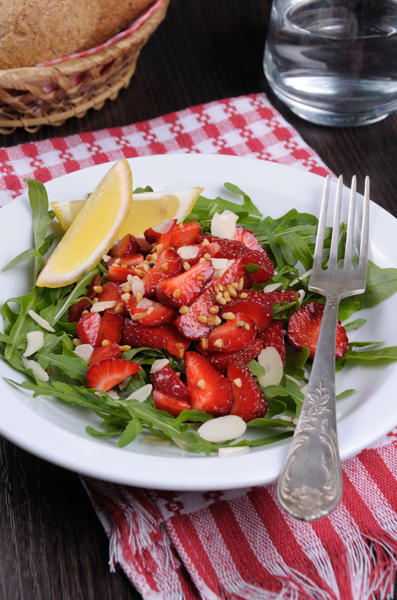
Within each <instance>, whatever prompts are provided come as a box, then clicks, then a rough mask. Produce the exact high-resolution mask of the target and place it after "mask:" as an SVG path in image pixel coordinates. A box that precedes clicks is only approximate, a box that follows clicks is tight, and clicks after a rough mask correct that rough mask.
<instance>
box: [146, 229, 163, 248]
mask: <svg viewBox="0 0 397 600" xmlns="http://www.w3.org/2000/svg"><path fill="white" fill-rule="evenodd" d="M143 235H144V236H145V240H146V241H147V242H148V243H149V244H155V243H156V242H157V240H158V239H159V238H160V233H158V231H155V230H154V229H153V228H152V227H149V229H146V231H145V233H144V234H143Z"/></svg>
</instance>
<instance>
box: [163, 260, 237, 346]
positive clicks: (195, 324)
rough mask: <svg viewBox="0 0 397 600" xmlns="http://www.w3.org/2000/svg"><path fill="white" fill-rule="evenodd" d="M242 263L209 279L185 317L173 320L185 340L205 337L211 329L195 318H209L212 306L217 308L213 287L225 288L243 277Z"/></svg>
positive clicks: (211, 326) (234, 264)
mask: <svg viewBox="0 0 397 600" xmlns="http://www.w3.org/2000/svg"><path fill="white" fill-rule="evenodd" d="M244 272H245V270H244V263H243V262H242V260H241V259H238V260H236V261H235V262H234V263H233V264H232V265H231V266H230V267H229V268H228V269H227V271H225V273H224V274H223V275H222V276H221V277H218V278H217V279H211V281H210V282H209V283H207V285H206V286H205V288H204V290H203V292H202V293H201V294H200V296H199V297H198V298H197V300H195V301H194V302H193V304H191V305H190V307H189V312H188V313H187V314H185V315H179V317H178V318H177V319H176V320H175V325H176V326H177V327H178V329H179V331H180V332H181V333H182V334H183V335H184V336H185V337H187V338H189V339H193V340H198V339H200V338H203V337H206V335H207V334H208V333H209V332H210V331H211V329H213V325H207V324H205V323H200V321H198V320H197V317H200V316H206V317H208V316H210V314H211V313H210V309H211V308H212V307H213V306H219V305H218V304H216V301H215V296H216V293H215V286H216V285H217V286H219V284H221V285H223V286H224V287H225V288H226V286H227V285H228V284H229V283H233V282H238V281H239V280H240V279H241V277H244Z"/></svg>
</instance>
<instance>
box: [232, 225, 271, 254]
mask: <svg viewBox="0 0 397 600" xmlns="http://www.w3.org/2000/svg"><path fill="white" fill-rule="evenodd" d="M233 239H234V240H236V241H237V242H241V243H242V244H244V246H247V248H250V249H251V250H257V251H258V252H265V250H264V249H263V248H262V246H261V245H260V243H259V242H258V238H257V237H256V235H255V233H253V232H252V231H250V230H249V229H244V227H241V225H237V227H236V233H235V234H234V238H233Z"/></svg>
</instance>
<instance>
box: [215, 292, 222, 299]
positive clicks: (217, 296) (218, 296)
mask: <svg viewBox="0 0 397 600" xmlns="http://www.w3.org/2000/svg"><path fill="white" fill-rule="evenodd" d="M221 298H223V294H222V292H218V293H217V295H216V296H215V300H220V299H221Z"/></svg>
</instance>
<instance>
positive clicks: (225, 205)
mask: <svg viewBox="0 0 397 600" xmlns="http://www.w3.org/2000/svg"><path fill="white" fill-rule="evenodd" d="M28 184H29V198H30V201H31V206H32V218H33V222H34V232H35V248H34V249H32V250H30V251H26V252H24V253H22V255H19V256H18V257H16V259H14V260H13V261H12V262H11V263H10V264H9V265H7V267H5V269H7V268H12V267H13V266H16V265H17V264H20V262H22V261H23V260H27V259H34V261H35V266H34V271H35V278H36V279H37V277H38V276H39V274H40V272H41V271H42V269H43V267H44V265H45V262H46V261H45V258H44V255H45V254H46V253H47V251H48V250H49V248H50V246H51V244H52V243H53V241H54V238H55V237H56V234H49V235H46V231H47V228H48V226H49V224H50V222H51V221H52V219H53V217H54V214H53V213H52V211H49V210H48V199H47V194H46V191H45V188H44V186H43V185H42V184H40V183H39V182H33V181H29V182H28ZM225 187H226V188H227V189H228V190H229V192H232V193H234V194H235V195H236V202H235V203H234V202H230V201H227V200H224V199H222V198H215V199H208V198H205V197H204V196H200V197H199V198H198V200H197V202H196V203H195V206H194V208H193V210H192V212H191V213H190V214H189V215H188V216H187V218H185V220H184V222H183V223H177V222H175V220H173V219H169V220H167V221H165V222H164V223H162V224H161V225H160V226H156V227H154V228H149V229H148V230H146V231H145V234H144V237H134V236H132V235H131V234H127V235H126V236H124V237H123V238H121V239H120V240H118V241H117V242H116V243H115V244H114V245H113V246H112V248H111V249H110V250H109V252H108V253H107V254H106V255H104V256H103V258H102V260H101V261H100V262H99V263H98V264H97V265H96V266H95V267H94V268H93V269H91V270H90V271H88V272H85V273H84V274H83V275H82V276H81V278H80V279H79V280H78V281H76V282H75V283H72V284H69V285H66V286H63V287H56V288H48V287H37V286H34V288H33V289H32V290H31V291H30V292H29V294H26V295H25V296H22V297H20V298H14V299H10V300H9V301H7V302H6V303H5V304H4V306H3V307H2V315H3V320H4V333H0V357H1V358H2V359H3V360H6V361H7V362H8V363H9V364H10V365H11V366H12V367H13V368H14V369H16V370H18V371H21V372H23V373H24V374H25V375H26V376H27V380H26V381H23V382H22V383H17V382H11V381H10V384H11V385H18V386H21V387H22V388H24V389H27V390H31V391H32V392H33V393H34V395H36V396H37V395H39V396H45V397H49V398H51V397H55V398H59V399H61V400H63V401H65V402H68V403H70V404H74V405H77V406H82V407H88V408H91V409H92V410H94V411H95V413H96V414H97V416H98V417H99V419H100V421H98V427H97V428H95V429H94V428H93V427H87V429H86V431H87V433H88V434H90V435H93V436H95V437H105V436H117V437H118V439H119V442H118V443H119V446H120V447H123V446H126V445H127V444H129V443H131V442H133V440H134V439H135V438H136V437H137V436H138V435H139V434H144V435H145V437H146V438H147V439H148V441H149V440H158V441H159V443H163V442H164V443H169V442H170V441H171V443H175V444H177V445H178V446H180V447H182V448H184V449H186V450H187V449H189V450H192V451H193V452H197V453H200V452H204V453H205V454H206V455H210V454H211V452H220V453H227V452H238V451H246V450H247V449H248V448H249V447H250V446H262V445H266V444H270V443H274V442H277V441H280V440H282V439H284V438H286V437H288V436H290V435H292V433H293V429H294V427H295V423H296V419H297V418H298V416H299V412H300V408H301V405H302V402H303V399H304V391H305V389H304V388H305V385H306V384H307V378H308V374H309V372H310V363H311V360H312V358H313V356H314V353H315V347H316V340H317V336H318V330H319V326H320V323H321V315H322V309H323V305H324V299H323V297H321V296H318V295H316V294H313V293H311V292H309V291H308V288H307V285H308V281H309V279H310V269H311V265H312V254H313V251H314V243H313V238H314V236H315V233H316V227H317V218H316V217H315V216H313V215H308V214H304V213H299V212H298V211H297V210H291V211H289V212H288V213H287V214H286V215H284V216H283V217H281V218H279V219H272V218H271V217H269V216H263V215H262V214H261V213H260V212H259V210H258V209H257V208H256V206H255V204H254V203H253V202H252V200H251V199H250V198H249V197H248V196H247V195H246V194H245V193H244V192H243V191H242V190H240V189H239V188H238V187H237V186H235V185H233V184H229V183H227V184H225ZM145 191H146V192H150V191H151V189H150V188H146V189H145V190H141V189H139V190H135V193H143V192H145ZM241 199H242V200H241ZM330 236H331V230H330V229H329V230H327V239H328V240H330ZM344 242H345V226H344V225H342V226H341V230H340V252H341V256H343V247H344ZM326 246H327V244H326ZM325 262H326V257H325ZM367 281H368V284H369V286H368V289H367V292H365V293H364V294H362V295H360V296H357V297H353V298H348V299H345V300H344V301H342V303H341V306H340V311H339V318H340V321H341V323H340V324H339V326H338V336H337V345H336V368H337V370H340V369H342V368H344V367H345V366H346V365H347V363H353V364H354V363H356V362H357V361H376V360H379V359H383V360H384V359H388V360H395V359H396V357H397V348H396V347H391V348H381V347H379V346H378V345H377V344H376V342H373V341H370V342H367V343H366V342H360V343H354V342H349V341H348V332H349V331H350V330H351V329H355V328H358V327H362V326H364V325H365V321H364V319H360V318H353V320H351V318H352V317H353V315H354V314H355V313H356V312H357V311H359V310H360V309H361V308H369V307H371V306H375V305H377V304H378V303H379V302H380V301H382V300H383V299H385V298H387V297H388V296H389V295H390V294H392V293H394V292H395V291H396V289H397V285H396V270H395V269H380V268H379V267H377V266H376V265H375V264H373V263H371V262H369V264H368V276H367ZM349 319H350V320H349ZM347 320H349V321H348V324H346V321H347ZM342 323H343V324H344V325H342ZM37 334H38V335H37ZM367 346H368V348H367ZM351 392H352V390H344V391H343V392H342V393H341V394H339V398H342V397H345V396H346V395H347V394H349V393H351ZM246 427H249V428H252V430H253V431H254V432H255V438H254V439H250V440H245V439H239V440H238V441H235V440H236V438H241V436H243V434H244V431H245V428H246Z"/></svg>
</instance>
